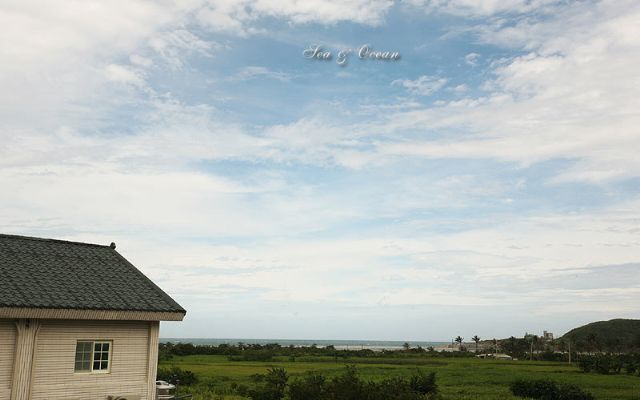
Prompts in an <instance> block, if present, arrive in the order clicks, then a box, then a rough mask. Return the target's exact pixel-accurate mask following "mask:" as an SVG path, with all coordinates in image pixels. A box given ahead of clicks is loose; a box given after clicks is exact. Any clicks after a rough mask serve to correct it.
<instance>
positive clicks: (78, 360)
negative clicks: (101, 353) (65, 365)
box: [74, 342, 92, 371]
mask: <svg viewBox="0 0 640 400" xmlns="http://www.w3.org/2000/svg"><path fill="white" fill-rule="evenodd" d="M91 345H92V343H91V342H77V343H76V354H75V362H74V369H75V370H76V371H87V370H89V364H88V363H85V359H86V358H87V357H88V356H87V352H86V351H85V349H88V350H89V351H91Z"/></svg>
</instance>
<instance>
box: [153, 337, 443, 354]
mask: <svg viewBox="0 0 640 400" xmlns="http://www.w3.org/2000/svg"><path fill="white" fill-rule="evenodd" d="M160 342H172V343H192V344H209V345H216V346H217V345H220V344H238V343H244V344H262V345H264V344H270V343H277V344H279V345H280V346H283V347H288V346H296V347H299V346H311V345H314V344H315V345H316V346H318V347H326V346H334V347H335V348H336V349H338V350H361V349H370V350H377V351H380V350H398V349H402V345H403V344H404V343H405V342H406V343H409V345H410V346H411V347H418V346H421V347H422V348H425V349H426V348H427V347H429V346H433V347H435V348H438V347H440V348H441V347H444V346H446V345H448V344H450V342H422V341H413V342H412V341H408V340H407V341H404V340H321V339H317V340H307V339H238V338H228V339H215V338H160Z"/></svg>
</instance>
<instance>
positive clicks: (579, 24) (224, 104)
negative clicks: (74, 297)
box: [0, 0, 640, 341]
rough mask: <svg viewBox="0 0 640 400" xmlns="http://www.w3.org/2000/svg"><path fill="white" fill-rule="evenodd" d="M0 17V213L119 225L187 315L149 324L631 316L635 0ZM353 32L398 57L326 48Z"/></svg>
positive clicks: (25, 8)
mask: <svg viewBox="0 0 640 400" xmlns="http://www.w3.org/2000/svg"><path fill="white" fill-rule="evenodd" d="M0 26H2V27H3V28H2V35H0V84H1V85H2V87H3V88H4V90H3V93H2V94H0V102H1V103H0V104H1V107H0V121H2V122H1V123H0V138H1V139H2V143H1V144H0V184H1V185H2V186H1V187H2V188H3V189H2V191H1V192H0V225H1V231H2V232H5V233H15V234H25V235H34V236H44V237H55V238H63V239H69V240H80V241H87V242H97V243H110V242H111V241H114V242H116V243H117V244H118V250H119V251H121V253H122V254H123V255H124V256H126V257H127V258H129V259H130V260H131V261H132V262H133V263H134V264H135V265H137V266H138V267H139V268H140V269H141V270H142V271H143V272H145V273H146V274H147V275H148V276H150V277H151V278H152V279H153V280H154V281H156V282H157V283H158V284H159V285H160V286H161V287H162V288H164V289H165V290H166V291H167V292H168V293H169V294H171V295H172V296H173V297H174V298H175V299H176V300H178V301H179V302H180V303H181V304H182V305H183V306H184V307H185V308H187V310H188V317H187V319H186V320H185V321H184V322H181V323H167V324H163V326H162V335H163V336H165V337H243V338H301V339H305V338H310V339H390V340H445V341H447V340H449V339H450V338H451V337H455V336H457V335H462V336H463V337H471V336H472V335H475V334H477V335H479V336H481V337H506V336H511V335H522V334H524V332H534V333H540V332H541V331H542V330H543V329H544V330H549V331H552V332H555V333H556V334H561V333H564V332H565V331H567V330H569V329H571V328H572V327H574V326H576V325H579V324H583V323H587V322H591V321H594V320H601V319H610V318H618V317H624V318H637V317H638V315H637V310H638V309H639V306H640V302H639V301H640V300H639V299H640V280H639V279H638V277H640V273H639V272H640V271H639V266H640V225H639V221H640V197H639V194H640V193H639V190H638V181H639V177H640V162H639V161H638V160H639V159H638V157H637V148H638V144H639V143H640V130H639V128H638V126H640V113H638V109H640V108H639V106H640V103H639V101H638V97H637V93H638V90H639V89H640V75H639V74H638V73H637V67H636V66H637V65H638V63H639V62H640V32H639V31H638V26H640V6H639V4H638V3H637V2H634V1H556V0H536V1H534V0H528V1H525V0H503V1H493V0H486V1H466V0H437V1H436V0H433V1H430V0H406V1H401V2H394V1H388V0H352V1H331V0H324V1H320V0H314V1H308V2H295V1H275V0H257V1H246V0H235V1H223V0H218V1H206V0H193V1H188V2H181V3H179V4H176V3H172V2H147V1H126V2H125V1H123V2H118V1H115V2H109V3H108V4H107V3H101V2H93V1H77V2H76V1H65V2H64V7H63V6H61V5H60V4H56V5H53V4H51V5H42V4H39V3H37V2H29V1H26V2H25V1H20V2H8V3H5V4H4V5H3V6H0ZM365 44H367V45H369V46H371V47H372V48H374V49H376V50H380V51H396V52H399V53H400V54H401V58H400V59H399V60H396V61H380V60H360V59H358V57H357V55H356V54H351V55H350V58H349V61H348V64H347V65H345V66H340V65H338V64H337V63H336V59H335V56H336V55H337V52H338V51H340V50H343V49H356V50H357V49H358V48H359V47H360V46H362V45H365ZM312 45H320V46H322V47H323V48H324V49H326V50H328V51H331V52H332V53H333V54H334V58H333V59H332V60H329V61H321V60H309V59H306V58H305V57H304V56H303V51H304V50H305V49H307V48H308V47H309V46H312Z"/></svg>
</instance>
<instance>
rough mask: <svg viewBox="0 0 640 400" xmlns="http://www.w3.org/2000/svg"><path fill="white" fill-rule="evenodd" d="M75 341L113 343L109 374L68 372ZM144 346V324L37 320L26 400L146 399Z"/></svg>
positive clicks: (71, 367) (146, 333) (146, 326)
mask: <svg viewBox="0 0 640 400" xmlns="http://www.w3.org/2000/svg"><path fill="white" fill-rule="evenodd" d="M78 340H111V341H112V342H113V347H112V352H111V361H110V362H111V365H110V372H109V373H86V372H85V373H76V372H74V361H75V350H76V342H77V341H78ZM148 346H149V322H135V321H130V322H129V321H60V320H45V321H42V326H41V328H40V332H39V334H38V339H37V347H36V353H35V367H34V373H33V378H32V379H33V381H32V385H33V386H32V390H31V400H104V399H105V397H106V395H118V396H121V395H140V396H142V397H141V398H142V399H144V400H147V399H148V396H147V388H148V387H149V386H148V382H147V376H148V351H149V350H148V349H149V347H148ZM0 397H1V396H0Z"/></svg>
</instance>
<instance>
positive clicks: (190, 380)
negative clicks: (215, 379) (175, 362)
mask: <svg viewBox="0 0 640 400" xmlns="http://www.w3.org/2000/svg"><path fill="white" fill-rule="evenodd" d="M156 376H157V379H159V380H162V381H167V382H170V383H180V384H181V385H187V386H191V385H193V384H194V383H197V382H198V377H197V376H196V374H194V373H193V372H191V371H189V370H185V369H182V368H180V367H171V368H158V373H157V375H156Z"/></svg>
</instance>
